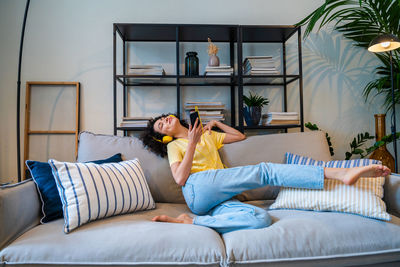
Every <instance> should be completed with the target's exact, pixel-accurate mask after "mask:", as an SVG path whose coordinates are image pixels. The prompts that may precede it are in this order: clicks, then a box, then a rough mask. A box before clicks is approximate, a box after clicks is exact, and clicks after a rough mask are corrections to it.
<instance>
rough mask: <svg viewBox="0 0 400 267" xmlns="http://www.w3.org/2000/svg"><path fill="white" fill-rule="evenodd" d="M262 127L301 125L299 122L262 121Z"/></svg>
mask: <svg viewBox="0 0 400 267" xmlns="http://www.w3.org/2000/svg"><path fill="white" fill-rule="evenodd" d="M261 123H262V125H264V126H266V125H291V124H295V125H299V124H300V121H299V120H271V121H268V120H262V122H261Z"/></svg>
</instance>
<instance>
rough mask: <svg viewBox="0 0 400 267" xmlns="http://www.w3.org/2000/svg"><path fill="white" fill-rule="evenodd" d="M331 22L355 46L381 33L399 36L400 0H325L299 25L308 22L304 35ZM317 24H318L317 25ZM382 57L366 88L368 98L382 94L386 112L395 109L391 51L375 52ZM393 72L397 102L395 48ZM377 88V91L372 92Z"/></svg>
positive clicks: (399, 72)
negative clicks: (391, 77) (393, 105)
mask: <svg viewBox="0 0 400 267" xmlns="http://www.w3.org/2000/svg"><path fill="white" fill-rule="evenodd" d="M329 23H332V24H333V28H334V29H335V30H336V31H339V32H341V33H343V35H344V37H345V38H348V39H350V40H352V41H353V42H354V45H355V46H359V47H363V48H365V49H367V48H368V46H369V43H370V41H371V40H372V39H374V38H375V37H377V36H378V35H380V34H382V33H391V34H393V35H395V36H400V1H399V0H346V1H344V0H325V3H323V4H322V5H321V6H320V7H319V8H317V9H316V10H315V11H314V12H312V13H311V14H310V15H308V16H307V17H306V18H305V19H303V20H302V21H300V22H299V23H298V24H297V25H307V28H306V30H305V34H304V38H306V37H307V36H308V35H309V34H310V32H311V31H312V30H313V29H314V28H318V29H321V28H323V27H324V26H326V25H327V24H329ZM317 25H318V26H317ZM374 55H375V56H377V57H378V59H379V60H380V61H381V65H380V66H378V67H377V68H376V73H377V74H378V78H376V79H374V80H371V81H370V82H369V83H368V84H367V85H366V86H365V88H364V90H363V94H364V97H365V100H367V99H368V97H369V96H370V95H379V94H383V95H384V96H385V103H384V106H385V108H386V112H387V111H389V110H391V109H392V95H391V84H390V80H391V79H390V64H389V54H388V53H374ZM393 73H394V77H393V79H394V88H395V96H394V98H395V102H396V103H399V102H400V91H399V88H400V52H399V50H394V51H393ZM373 91H375V93H372V92H373Z"/></svg>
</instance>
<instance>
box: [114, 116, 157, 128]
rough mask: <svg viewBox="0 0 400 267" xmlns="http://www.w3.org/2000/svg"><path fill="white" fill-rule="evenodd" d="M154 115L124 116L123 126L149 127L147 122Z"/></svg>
mask: <svg viewBox="0 0 400 267" xmlns="http://www.w3.org/2000/svg"><path fill="white" fill-rule="evenodd" d="M151 119H152V117H122V122H121V124H120V126H121V127H133V128H135V127H136V128H140V127H147V123H148V122H149V120H151Z"/></svg>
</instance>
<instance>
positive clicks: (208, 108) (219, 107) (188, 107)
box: [185, 105, 225, 112]
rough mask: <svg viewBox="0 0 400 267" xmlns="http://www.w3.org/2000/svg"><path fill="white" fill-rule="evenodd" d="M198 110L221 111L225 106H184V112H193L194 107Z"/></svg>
mask: <svg viewBox="0 0 400 267" xmlns="http://www.w3.org/2000/svg"><path fill="white" fill-rule="evenodd" d="M196 106H197V107H198V108H199V112H200V110H202V109H203V110H223V109H225V105H202V106H201V107H200V106H199V105H185V109H186V110H194V109H195V107H196Z"/></svg>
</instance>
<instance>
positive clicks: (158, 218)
mask: <svg viewBox="0 0 400 267" xmlns="http://www.w3.org/2000/svg"><path fill="white" fill-rule="evenodd" d="M151 220H152V221H153V222H169V223H186V224H193V219H192V218H191V217H190V216H189V215H187V214H186V213H182V214H181V215H179V216H178V217H176V218H174V217H170V216H167V215H159V216H155V217H154V218H153V219H151Z"/></svg>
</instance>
